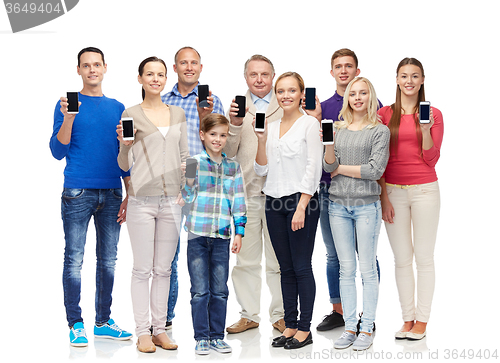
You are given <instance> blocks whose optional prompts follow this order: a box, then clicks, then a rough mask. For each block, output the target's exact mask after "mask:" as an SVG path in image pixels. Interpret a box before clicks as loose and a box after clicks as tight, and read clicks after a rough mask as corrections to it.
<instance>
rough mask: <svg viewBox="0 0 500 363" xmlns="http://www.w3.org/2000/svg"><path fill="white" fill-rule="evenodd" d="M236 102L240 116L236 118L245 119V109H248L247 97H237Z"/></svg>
mask: <svg viewBox="0 0 500 363" xmlns="http://www.w3.org/2000/svg"><path fill="white" fill-rule="evenodd" d="M234 100H235V102H236V103H237V104H238V114H237V115H236V117H245V108H246V101H247V99H246V97H245V96H236V97H235V99H234Z"/></svg>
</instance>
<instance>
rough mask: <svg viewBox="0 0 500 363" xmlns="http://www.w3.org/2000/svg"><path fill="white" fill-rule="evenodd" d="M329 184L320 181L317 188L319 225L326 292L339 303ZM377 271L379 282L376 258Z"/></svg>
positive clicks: (338, 275) (337, 260)
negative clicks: (324, 259)
mask: <svg viewBox="0 0 500 363" xmlns="http://www.w3.org/2000/svg"><path fill="white" fill-rule="evenodd" d="M329 188H330V185H329V184H325V183H323V182H322V183H321V184H320V188H319V193H318V197H319V203H320V204H319V206H320V215H319V223H320V226H321V234H322V236H323V242H324V243H325V247H326V281H327V283H328V292H329V294H330V303H331V304H339V303H340V302H341V299H340V284H339V279H340V263H339V258H338V256H337V250H336V249H335V242H334V241H333V236H332V229H331V226H330V215H329V212H328V209H329V207H330V193H329V192H328V189H329ZM377 273H378V279H379V282H380V266H379V264H378V260H377Z"/></svg>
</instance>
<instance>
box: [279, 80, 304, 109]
mask: <svg viewBox="0 0 500 363" xmlns="http://www.w3.org/2000/svg"><path fill="white" fill-rule="evenodd" d="M303 93H304V92H303V90H302V89H301V87H300V85H299V82H298V80H297V79H296V78H295V77H284V78H281V79H279V80H278V82H276V98H277V100H278V105H279V106H280V107H281V108H282V109H283V111H284V112H288V111H294V110H298V109H299V108H300V101H301V99H302V97H303Z"/></svg>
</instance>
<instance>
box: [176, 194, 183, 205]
mask: <svg viewBox="0 0 500 363" xmlns="http://www.w3.org/2000/svg"><path fill="white" fill-rule="evenodd" d="M175 204H179V205H180V206H181V207H184V205H185V204H186V201H185V200H184V199H183V198H182V193H179V195H178V196H177V199H176V200H175Z"/></svg>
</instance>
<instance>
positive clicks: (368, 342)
mask: <svg viewBox="0 0 500 363" xmlns="http://www.w3.org/2000/svg"><path fill="white" fill-rule="evenodd" d="M372 344H373V335H368V334H365V333H360V334H359V335H358V339H356V341H355V342H354V343H353V345H352V349H353V350H366V349H368V348H370V347H371V346H372Z"/></svg>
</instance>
